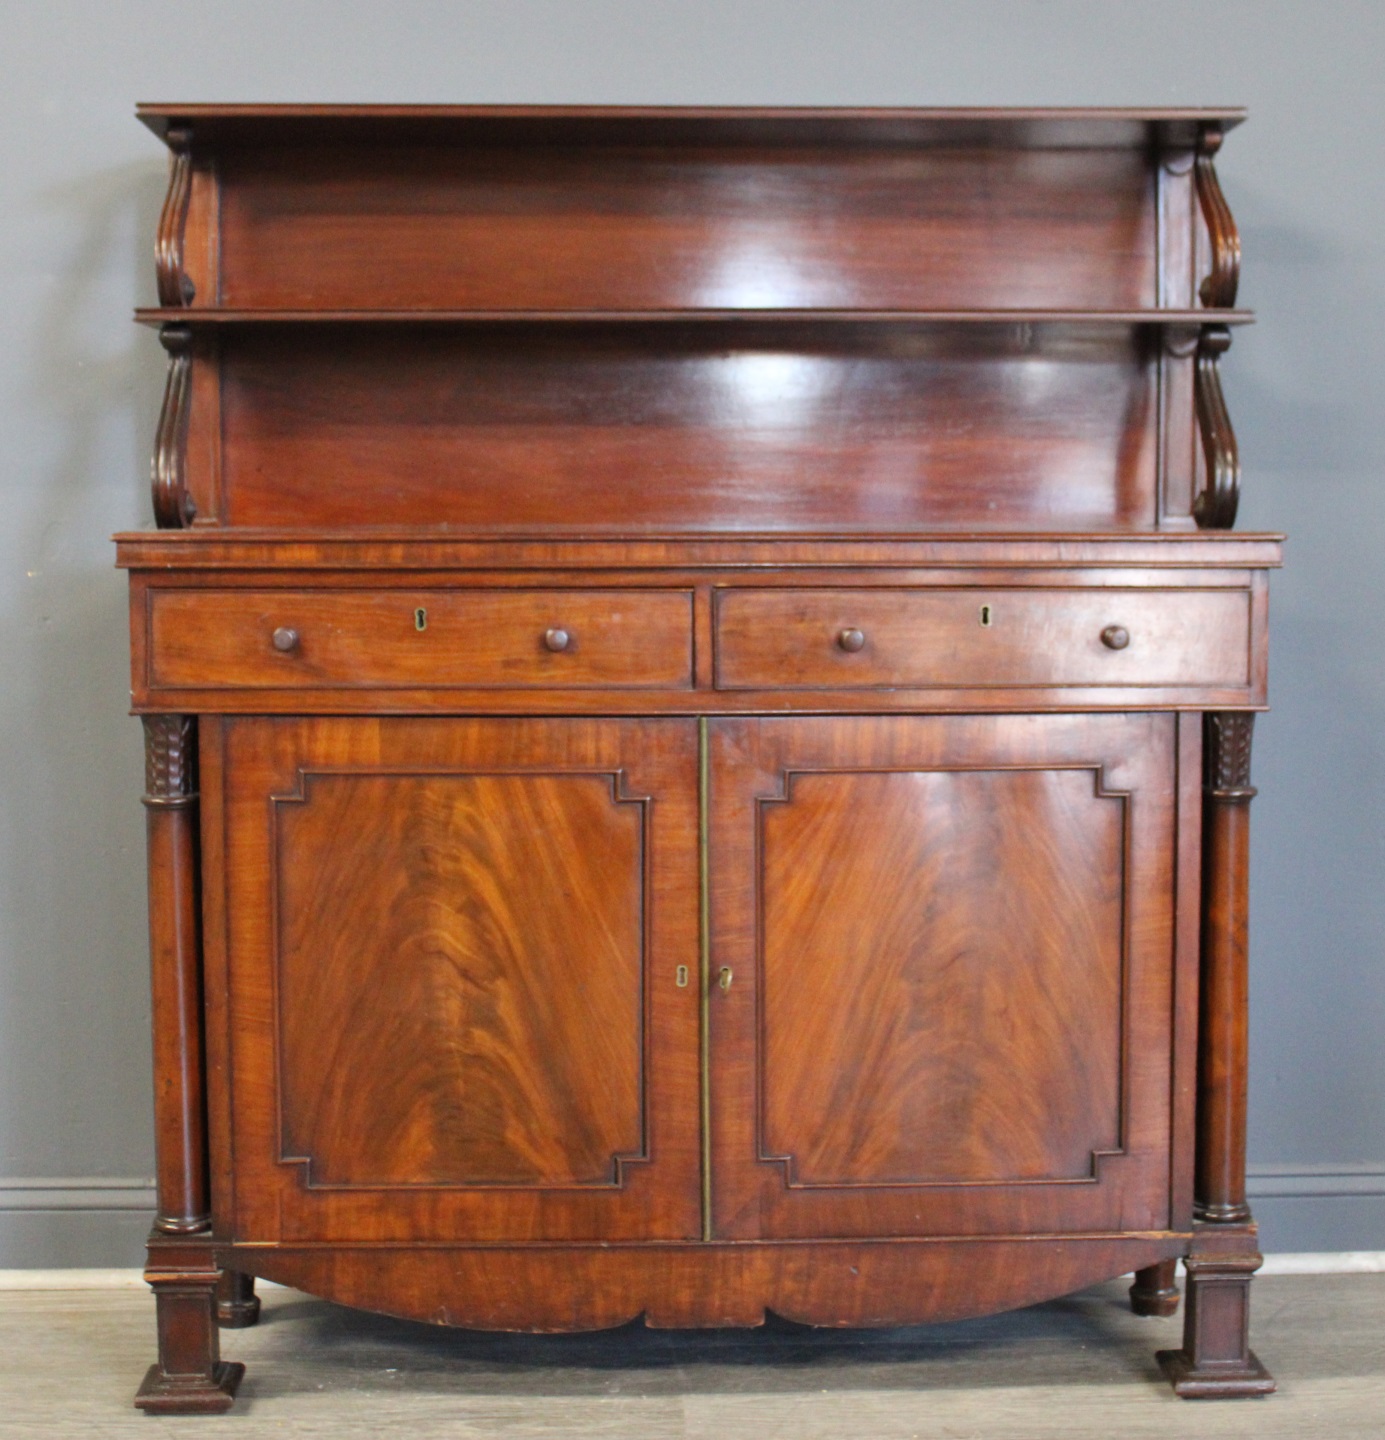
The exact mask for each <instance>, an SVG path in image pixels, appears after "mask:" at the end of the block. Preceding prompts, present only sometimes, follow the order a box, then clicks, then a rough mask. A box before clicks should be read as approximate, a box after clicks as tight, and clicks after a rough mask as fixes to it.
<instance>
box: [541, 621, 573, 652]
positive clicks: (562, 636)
mask: <svg viewBox="0 0 1385 1440" xmlns="http://www.w3.org/2000/svg"><path fill="white" fill-rule="evenodd" d="M543 643H544V644H545V645H546V646H547V647H548V648H549V649H550V650H553V651H555V652H556V651H560V650H566V649H567V647H568V646H569V645H571V644H572V636H571V635H569V634H568V633H567V631H566V630H560V629H558V628H557V627H556V626H555V627H554V628H553V629H552V630H545V631H544V632H543Z"/></svg>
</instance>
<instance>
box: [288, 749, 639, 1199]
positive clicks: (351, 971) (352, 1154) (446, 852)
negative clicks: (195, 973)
mask: <svg viewBox="0 0 1385 1440" xmlns="http://www.w3.org/2000/svg"><path fill="white" fill-rule="evenodd" d="M300 774H301V778H300V780H299V785H298V793H296V794H292V795H287V796H283V795H279V796H275V798H274V806H275V822H276V828H275V835H274V865H275V876H274V878H275V881H276V883H277V892H276V899H277V907H276V908H277V911H278V927H279V933H278V946H277V956H276V974H275V981H276V990H277V997H278V1005H279V1015H278V1040H279V1046H280V1054H279V1073H280V1084H281V1086H282V1094H281V1101H280V1135H281V1144H282V1146H283V1158H284V1159H296V1158H298V1157H302V1159H303V1163H304V1165H305V1167H306V1174H305V1180H306V1183H307V1184H309V1185H311V1186H314V1187H321V1186H352V1187H375V1188H390V1187H393V1186H398V1185H429V1186H472V1185H524V1186H534V1187H539V1188H555V1187H559V1186H573V1185H596V1186H603V1185H604V1186H612V1185H619V1184H620V1183H622V1177H621V1173H620V1172H621V1165H620V1161H621V1159H622V1158H623V1157H624V1158H631V1159H635V1158H644V1157H643V1155H642V1154H641V1152H642V1151H643V1150H644V1095H643V1089H644V1085H643V1069H644V1066H643V1055H642V1051H643V1044H642V1036H643V1029H644V1013H643V1012H644V971H645V965H646V956H645V954H644V916H643V908H644V907H643V892H644V878H645V877H644V857H643V836H644V829H645V815H644V805H643V803H642V802H641V801H640V800H638V799H631V798H626V797H623V796H622V795H621V794H620V783H619V782H620V777H619V775H618V774H616V773H611V774H608V775H571V774H569V775H551V776H549V775H503V774H502V775H475V774H457V775H450V774H440V773H434V774H409V773H407V772H406V773H402V774H354V775H353V774H341V773H332V772H330V771H328V772H326V773H322V772H318V771H314V770H306V771H303V772H300ZM346 836H349V837H351V838H350V843H349V844H345V845H344V844H342V843H341V839H342V837H346Z"/></svg>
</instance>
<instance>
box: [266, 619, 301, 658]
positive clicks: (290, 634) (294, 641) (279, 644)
mask: <svg viewBox="0 0 1385 1440" xmlns="http://www.w3.org/2000/svg"><path fill="white" fill-rule="evenodd" d="M270 638H271V641H272V643H273V645H274V648H275V649H276V650H281V651H282V652H283V653H284V654H285V655H287V654H288V653H289V651H290V650H296V649H298V631H297V630H294V629H292V628H291V627H290V626H288V625H281V626H280V627H279V628H278V629H277V630H276V631H275V632H274V634H273V635H272V636H271V637H270Z"/></svg>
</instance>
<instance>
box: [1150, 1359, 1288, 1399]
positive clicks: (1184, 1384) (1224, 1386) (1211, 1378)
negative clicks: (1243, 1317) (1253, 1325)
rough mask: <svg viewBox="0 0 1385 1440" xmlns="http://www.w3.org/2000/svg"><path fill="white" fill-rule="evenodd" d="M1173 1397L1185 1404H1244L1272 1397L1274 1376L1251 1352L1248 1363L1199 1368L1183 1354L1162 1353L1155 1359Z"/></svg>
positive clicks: (1219, 1364)
mask: <svg viewBox="0 0 1385 1440" xmlns="http://www.w3.org/2000/svg"><path fill="white" fill-rule="evenodd" d="M1155 1358H1156V1359H1157V1360H1158V1361H1159V1368H1160V1369H1161V1370H1162V1371H1163V1372H1164V1374H1165V1375H1167V1376H1168V1379H1169V1384H1170V1385H1172V1386H1173V1393H1174V1394H1175V1395H1178V1396H1180V1397H1181V1398H1182V1399H1184V1400H1243V1399H1247V1398H1250V1397H1253V1396H1256V1395H1272V1394H1273V1393H1274V1391H1275V1389H1276V1386H1275V1380H1274V1376H1273V1375H1271V1374H1270V1372H1269V1371H1268V1370H1266V1369H1265V1367H1264V1366H1263V1365H1262V1364H1261V1363H1260V1362H1259V1360H1257V1359H1256V1358H1255V1351H1254V1350H1247V1351H1246V1357H1245V1360H1244V1361H1243V1362H1242V1361H1232V1362H1225V1361H1223V1362H1217V1361H1209V1362H1206V1363H1204V1364H1203V1365H1201V1366H1198V1365H1195V1364H1194V1363H1193V1362H1192V1360H1191V1359H1190V1358H1189V1357H1188V1356H1187V1355H1186V1354H1184V1352H1183V1351H1182V1350H1160V1351H1159V1353H1158V1355H1157V1356H1156V1357H1155Z"/></svg>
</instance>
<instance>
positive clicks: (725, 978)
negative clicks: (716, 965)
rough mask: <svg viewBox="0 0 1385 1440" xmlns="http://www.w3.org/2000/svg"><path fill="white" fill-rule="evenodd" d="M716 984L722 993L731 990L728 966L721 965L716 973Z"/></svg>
mask: <svg viewBox="0 0 1385 1440" xmlns="http://www.w3.org/2000/svg"><path fill="white" fill-rule="evenodd" d="M717 984H718V985H719V986H720V987H721V989H722V991H723V992H725V991H727V990H729V989H730V988H731V967H730V966H729V965H723V966H722V967H721V969H720V970H719V971H718V972H717Z"/></svg>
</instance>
